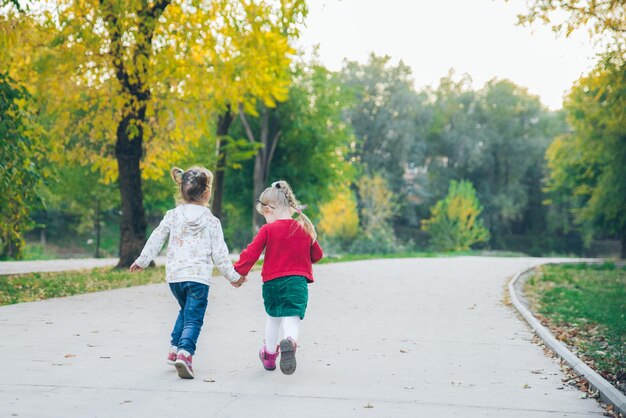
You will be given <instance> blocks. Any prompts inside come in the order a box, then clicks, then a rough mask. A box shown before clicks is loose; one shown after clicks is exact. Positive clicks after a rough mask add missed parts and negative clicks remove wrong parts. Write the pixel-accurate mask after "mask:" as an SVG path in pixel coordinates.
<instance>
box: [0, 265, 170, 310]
mask: <svg viewBox="0 0 626 418" xmlns="http://www.w3.org/2000/svg"><path fill="white" fill-rule="evenodd" d="M164 278H165V268H164V267H156V268H150V269H146V270H144V271H141V272H137V273H130V272H129V271H128V270H121V269H112V268H98V269H93V270H83V271H66V272H55V273H30V274H19V275H10V276H0V305H10V304H13V303H20V302H32V301H36V300H42V299H48V298H55V297H62V296H71V295H77V294H81V293H90V292H98V291H101V290H109V289H118V288H121V287H131V286H138V285H144V284H149V283H161V282H163V281H164V280H165V279H164Z"/></svg>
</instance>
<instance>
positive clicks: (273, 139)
mask: <svg viewBox="0 0 626 418" xmlns="http://www.w3.org/2000/svg"><path fill="white" fill-rule="evenodd" d="M239 117H240V118H241V122H242V123H243V127H244V129H245V131H246V134H247V136H248V139H249V140H250V142H252V143H260V144H261V145H263V147H261V148H259V149H258V150H257V151H256V155H255V157H254V175H253V177H254V180H253V182H254V183H253V184H254V187H253V191H252V193H253V195H252V202H253V204H252V232H253V233H254V234H256V232H257V231H258V230H259V228H260V227H261V225H262V224H263V216H261V215H260V214H259V213H258V212H257V211H256V201H257V199H258V198H259V195H260V194H261V192H262V191H263V190H264V189H265V188H266V187H267V186H268V184H267V181H268V179H269V175H270V166H271V164H272V158H273V157H274V152H275V151H276V146H277V145H278V140H279V139H280V136H281V134H282V132H281V131H280V130H278V128H279V125H278V121H276V119H275V118H274V117H271V115H270V110H269V109H268V108H267V107H263V109H262V112H261V133H260V135H259V138H258V140H257V139H256V138H255V135H254V133H253V132H252V128H251V127H250V124H249V123H248V120H247V119H246V116H245V114H244V113H243V108H242V106H241V105H240V106H239ZM272 132H274V134H272Z"/></svg>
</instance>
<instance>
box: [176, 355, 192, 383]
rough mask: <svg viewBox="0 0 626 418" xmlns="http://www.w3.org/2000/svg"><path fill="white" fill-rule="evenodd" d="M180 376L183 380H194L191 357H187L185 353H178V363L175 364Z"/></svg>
mask: <svg viewBox="0 0 626 418" xmlns="http://www.w3.org/2000/svg"><path fill="white" fill-rule="evenodd" d="M174 367H176V371H177V372H178V376H179V377H181V378H183V379H193V368H192V367H191V355H189V356H185V355H184V354H183V353H178V356H177V357H176V362H175V363H174Z"/></svg>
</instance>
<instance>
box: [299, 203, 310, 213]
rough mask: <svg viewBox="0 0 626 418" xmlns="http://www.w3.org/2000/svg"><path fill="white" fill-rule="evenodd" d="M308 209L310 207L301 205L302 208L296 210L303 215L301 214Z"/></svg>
mask: <svg viewBox="0 0 626 418" xmlns="http://www.w3.org/2000/svg"><path fill="white" fill-rule="evenodd" d="M308 207H309V206H308V205H300V206H298V207H297V208H296V212H297V213H300V214H301V213H302V211H303V210H305V209H306V208H308Z"/></svg>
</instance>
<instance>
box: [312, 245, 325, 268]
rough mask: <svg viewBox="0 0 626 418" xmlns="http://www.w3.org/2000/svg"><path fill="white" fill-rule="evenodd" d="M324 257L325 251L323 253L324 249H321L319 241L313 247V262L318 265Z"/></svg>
mask: <svg viewBox="0 0 626 418" xmlns="http://www.w3.org/2000/svg"><path fill="white" fill-rule="evenodd" d="M322 257H324V251H322V247H320V245H319V243H318V242H317V240H315V242H314V243H313V245H311V262H313V263H317V262H318V261H320V260H321V259H322Z"/></svg>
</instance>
